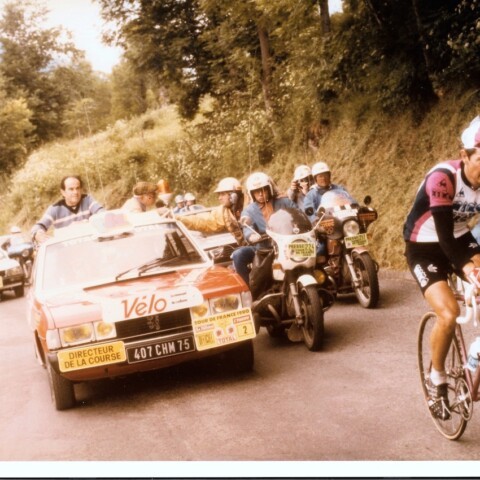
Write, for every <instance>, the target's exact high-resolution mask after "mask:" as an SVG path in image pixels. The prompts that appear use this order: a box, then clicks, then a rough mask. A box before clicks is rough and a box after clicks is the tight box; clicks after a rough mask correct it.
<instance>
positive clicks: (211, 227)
mask: <svg viewBox="0 0 480 480" xmlns="http://www.w3.org/2000/svg"><path fill="white" fill-rule="evenodd" d="M215 193H217V194H218V200H219V201H220V205H219V206H218V207H215V208H214V209H212V210H210V211H206V212H200V213H197V214H196V215H177V216H176V217H175V218H176V219H177V220H180V221H181V222H182V223H183V224H184V225H185V226H186V227H187V228H189V229H190V230H198V231H200V232H203V233H220V232H225V231H228V232H230V233H231V234H232V235H233V236H234V237H235V240H236V241H237V243H238V245H246V242H245V240H244V238H243V233H242V229H241V227H240V225H239V224H238V221H239V220H240V213H241V211H242V209H243V201H244V196H243V192H242V185H241V184H240V182H239V181H238V180H237V179H236V178H233V177H226V178H222V180H220V182H218V186H217V188H216V189H215Z"/></svg>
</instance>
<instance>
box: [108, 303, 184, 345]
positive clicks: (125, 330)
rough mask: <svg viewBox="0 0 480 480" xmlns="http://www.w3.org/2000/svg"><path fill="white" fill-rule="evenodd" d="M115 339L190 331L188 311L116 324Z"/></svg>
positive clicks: (167, 313) (178, 311)
mask: <svg viewBox="0 0 480 480" xmlns="http://www.w3.org/2000/svg"><path fill="white" fill-rule="evenodd" d="M115 327H116V330H117V338H119V339H128V338H132V337H148V336H155V335H157V336H158V333H159V332H161V333H162V334H168V335H170V334H175V333H183V332H189V331H191V330H192V320H191V318H190V310H188V309H186V310H176V311H173V312H166V313H160V314H158V315H150V316H148V317H141V318H135V319H134V320H124V321H122V322H116V324H115Z"/></svg>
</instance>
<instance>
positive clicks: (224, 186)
mask: <svg viewBox="0 0 480 480" xmlns="http://www.w3.org/2000/svg"><path fill="white" fill-rule="evenodd" d="M241 189H242V185H241V184H240V182H239V181H238V180H237V179H236V178H234V177H225V178H222V179H221V180H220V181H219V182H218V186H217V188H216V189H215V193H220V192H238V191H240V190H241Z"/></svg>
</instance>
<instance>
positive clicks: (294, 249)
mask: <svg viewBox="0 0 480 480" xmlns="http://www.w3.org/2000/svg"><path fill="white" fill-rule="evenodd" d="M288 250H289V252H290V257H304V258H310V257H315V256H316V252H315V244H314V243H311V242H295V243H290V244H289V245H288Z"/></svg>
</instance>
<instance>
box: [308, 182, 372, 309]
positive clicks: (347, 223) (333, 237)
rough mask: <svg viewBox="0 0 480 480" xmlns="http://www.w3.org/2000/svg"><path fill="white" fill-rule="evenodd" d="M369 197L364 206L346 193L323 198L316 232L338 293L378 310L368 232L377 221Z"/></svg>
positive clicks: (327, 194) (332, 191)
mask: <svg viewBox="0 0 480 480" xmlns="http://www.w3.org/2000/svg"><path fill="white" fill-rule="evenodd" d="M370 203H371V197H370V196H366V197H365V199H364V206H360V205H358V204H357V203H355V201H354V200H353V198H352V197H351V196H350V195H349V194H348V193H347V192H345V191H342V190H330V191H328V192H326V193H324V194H323V195H322V199H321V202H320V206H319V208H318V211H317V216H318V217H319V221H318V223H317V224H316V230H317V232H319V236H320V239H321V240H322V241H326V250H327V252H326V257H327V260H326V264H325V265H324V268H325V271H326V272H327V274H328V275H330V276H331V277H332V278H333V279H334V280H335V283H336V285H337V293H352V292H354V293H355V295H356V297H357V300H358V302H359V303H360V305H361V306H362V307H364V308H375V307H376V306H377V304H378V301H379V298H380V289H379V284H378V264H377V263H376V262H375V261H374V260H373V258H372V256H371V255H370V253H369V251H368V248H367V245H368V237H367V230H368V227H369V226H370V224H372V223H373V222H374V221H375V220H376V219H377V218H378V214H377V211H376V210H375V209H374V208H371V207H369V206H368V205H370Z"/></svg>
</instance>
